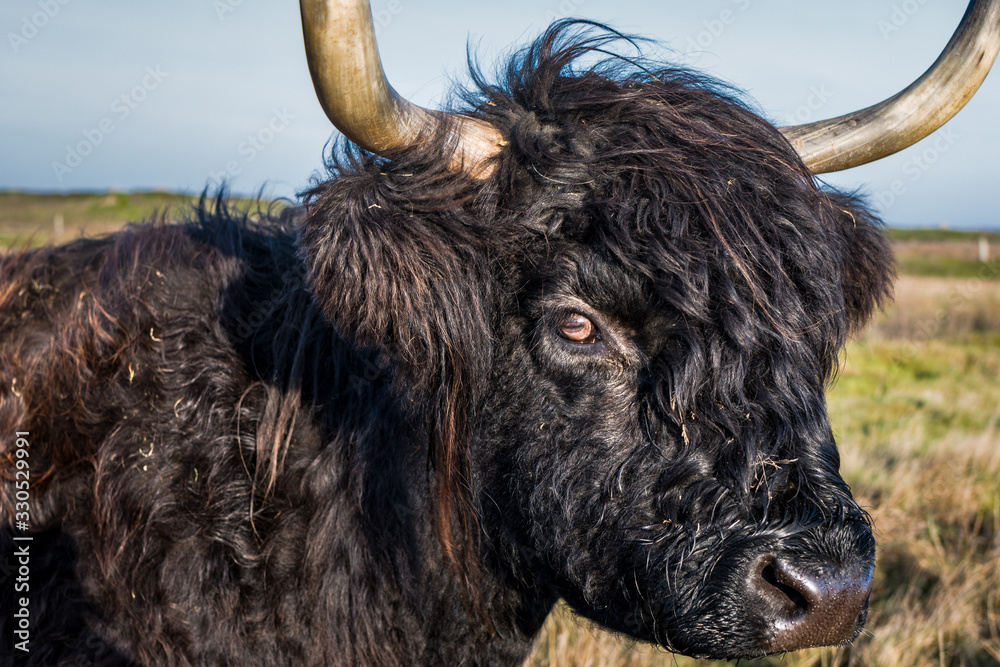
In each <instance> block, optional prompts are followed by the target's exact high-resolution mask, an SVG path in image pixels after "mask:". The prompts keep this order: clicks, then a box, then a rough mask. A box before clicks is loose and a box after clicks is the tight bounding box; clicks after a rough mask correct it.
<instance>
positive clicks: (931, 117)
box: [781, 0, 1000, 174]
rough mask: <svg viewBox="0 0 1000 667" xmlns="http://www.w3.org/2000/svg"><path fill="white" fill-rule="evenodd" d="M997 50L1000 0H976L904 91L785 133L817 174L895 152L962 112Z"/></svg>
mask: <svg viewBox="0 0 1000 667" xmlns="http://www.w3.org/2000/svg"><path fill="white" fill-rule="evenodd" d="M998 50H1000V0H972V2H970V3H969V8H968V9H967V10H966V11H965V16H964V17H963V18H962V23H961V24H960V25H959V26H958V30H956V31H955V34H954V35H952V37H951V41H949V42H948V45H947V46H946V47H945V49H944V51H943V52H942V53H941V55H940V56H938V59H937V60H936V61H934V64H933V65H931V67H930V69H928V70H927V71H926V72H924V74H923V75H922V76H921V77H920V78H919V79H917V80H916V81H914V82H913V83H912V84H910V85H909V86H908V87H907V88H906V89H904V90H903V91H902V92H900V93H897V94H896V95H894V96H892V97H890V98H889V99H887V100H885V101H883V102H879V103H878V104H876V105H874V106H870V107H868V108H867V109H861V110H860V111H855V112H853V113H849V114H845V115H843V116H839V117H837V118H830V119H828V120H820V121H816V122H815V123H808V124H806V125H792V126H789V127H783V128H781V132H782V133H783V134H784V135H785V138H786V139H788V141H789V142H790V143H791V144H792V146H793V147H794V148H795V150H796V151H797V152H798V154H799V156H800V157H801V158H802V161H803V162H805V163H806V166H808V167H809V168H810V169H811V170H812V171H813V172H814V173H817V174H822V173H826V172H830V171H840V170H841V169H848V168H850V167H856V166H858V165H861V164H865V163H866V162H872V161H874V160H878V159H880V158H883V157H886V156H887V155H892V154H893V153H895V152H897V151H901V150H903V149H904V148H906V147H907V146H910V145H912V144H915V143H917V142H918V141H920V140H921V139H923V138H924V137H926V136H927V135H928V134H930V133H931V132H933V131H934V130H936V129H938V128H939V127H941V126H942V125H944V124H945V123H946V122H948V120H949V119H950V118H951V117H952V116H954V115H955V114H956V113H958V111H959V109H961V108H962V107H963V106H965V103H966V102H968V101H969V100H970V99H971V98H972V96H973V94H975V92H976V91H977V90H978V89H979V84H981V83H982V82H983V79H985V78H986V74H987V73H988V72H989V71H990V67H991V66H992V65H993V61H994V60H995V59H996V57H997V51H998Z"/></svg>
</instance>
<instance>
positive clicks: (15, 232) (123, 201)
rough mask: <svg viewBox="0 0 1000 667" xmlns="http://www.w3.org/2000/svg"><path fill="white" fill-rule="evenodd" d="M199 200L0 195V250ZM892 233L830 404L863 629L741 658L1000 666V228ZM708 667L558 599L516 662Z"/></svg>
mask: <svg viewBox="0 0 1000 667" xmlns="http://www.w3.org/2000/svg"><path fill="white" fill-rule="evenodd" d="M195 200H196V198H195V197H191V196H188V195H177V194H170V193H162V192H148V193H101V194H72V195H40V194H27V193H19V192H0V248H6V247H11V246H17V247H23V246H25V245H39V244H42V243H48V242H51V241H53V240H59V241H66V240H70V239H72V238H76V237H78V236H80V235H82V234H86V235H88V236H89V235H95V234H101V233H106V232H108V231H112V230H114V229H116V228H118V227H120V226H122V225H123V224H125V223H126V222H128V221H132V220H141V219H146V218H149V217H151V216H152V215H154V213H155V212H158V214H160V215H165V216H166V217H168V218H169V217H176V215H177V214H179V213H182V212H183V211H184V210H185V209H187V208H188V207H189V206H190V205H191V203H192V202H193V201H195ZM246 203H247V204H248V205H251V206H253V205H254V204H253V202H246ZM889 235H890V237H891V238H892V240H893V245H894V249H895V251H896V255H897V259H898V260H899V272H900V276H899V280H898V281H897V283H896V299H895V302H894V303H893V304H892V305H891V306H890V307H889V308H888V309H887V310H886V312H885V313H883V314H882V315H881V316H879V318H878V319H877V320H876V321H875V322H874V323H873V324H872V325H871V326H870V327H869V328H868V329H867V331H865V333H864V334H863V335H862V336H860V337H859V339H858V340H856V341H855V342H853V343H851V344H850V345H849V347H848V348H847V350H846V352H845V354H844V357H843V361H842V368H841V373H840V375H839V378H838V379H837V381H836V383H835V384H834V385H833V387H832V388H831V390H830V393H829V398H828V400H829V409H830V417H831V421H832V423H833V426H834V430H835V432H836V434H837V437H838V441H839V443H840V448H841V455H842V458H843V465H842V470H843V474H844V477H845V478H846V479H847V480H848V482H849V483H850V484H851V486H852V488H853V489H854V492H855V495H856V497H857V498H858V500H859V501H860V502H861V504H862V505H863V506H865V507H866V508H867V509H868V510H869V511H870V512H871V514H872V516H873V518H874V520H875V525H876V530H877V538H878V542H879V551H878V564H877V569H876V582H875V590H874V593H873V596H872V610H871V614H870V618H869V622H868V628H867V629H866V630H865V632H864V633H863V634H862V635H861V636H860V637H859V638H858V639H857V640H856V641H855V642H854V643H853V645H851V646H847V647H842V648H839V649H822V650H812V651H801V652H797V653H792V654H787V655H784V656H776V657H773V658H769V659H766V660H760V661H754V662H752V663H746V662H745V663H744V664H755V665H775V666H777V665H781V666H783V667H805V666H807V665H808V666H816V667H840V666H848V665H851V666H858V667H862V666H866V667H867V666H870V667H876V666H877V667H882V666H886V667H891V666H900V667H902V666H906V667H911V666H917V667H920V666H924V665H926V666H944V665H947V666H970V667H972V666H975V667H978V666H998V665H1000V233H985V234H982V233H972V232H956V231H947V230H889ZM712 664H716V663H710V662H705V661H698V660H691V659H687V658H681V657H676V656H672V655H669V654H666V653H664V652H662V651H658V650H656V649H653V648H650V647H648V646H644V645H636V644H635V643H634V642H630V641H628V640H626V639H622V638H619V637H616V636H614V635H612V634H610V633H608V632H605V631H603V630H600V629H599V628H594V627H590V626H588V625H586V624H584V623H582V622H580V621H578V620H577V619H576V618H575V617H574V616H573V615H572V613H571V612H570V611H569V610H568V609H566V608H564V607H560V608H559V609H558V610H557V612H556V613H555V614H553V615H552V617H551V618H550V619H549V621H548V623H547V624H546V627H545V629H544V630H543V631H542V634H541V636H540V637H539V641H538V643H537V645H536V648H535V651H534V653H533V655H532V656H531V658H530V659H529V660H528V662H527V665H529V666H531V667H542V666H553V667H554V666H563V665H574V666H576V665H579V666H583V665H594V666H598V665H623V666H631V667H653V666H664V667H666V666H676V667H695V666H699V667H708V666H709V665H712ZM718 664H721V663H718Z"/></svg>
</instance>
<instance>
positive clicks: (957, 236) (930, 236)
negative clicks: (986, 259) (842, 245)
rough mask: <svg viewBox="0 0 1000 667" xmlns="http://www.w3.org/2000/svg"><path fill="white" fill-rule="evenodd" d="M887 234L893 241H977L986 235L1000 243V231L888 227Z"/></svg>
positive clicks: (994, 241) (993, 241)
mask: <svg viewBox="0 0 1000 667" xmlns="http://www.w3.org/2000/svg"><path fill="white" fill-rule="evenodd" d="M885 231H886V235H887V236H888V237H889V239H890V240H892V241H928V242H929V241H963V242H966V243H968V242H975V241H978V240H979V238H980V237H982V236H985V237H986V239H987V240H988V241H989V242H990V243H1000V232H995V231H990V232H974V231H960V230H955V229H935V228H919V229H907V228H901V227H887V228H886V230H885Z"/></svg>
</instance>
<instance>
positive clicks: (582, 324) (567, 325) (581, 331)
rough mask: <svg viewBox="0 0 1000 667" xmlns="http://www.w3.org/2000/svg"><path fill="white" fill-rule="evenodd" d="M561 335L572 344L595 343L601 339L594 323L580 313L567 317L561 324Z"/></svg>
mask: <svg viewBox="0 0 1000 667" xmlns="http://www.w3.org/2000/svg"><path fill="white" fill-rule="evenodd" d="M559 335H560V336H562V337H563V338H565V339H566V340H568V341H569V342H571V343H595V342H597V340H598V339H599V338H600V332H599V331H598V330H597V327H595V326H594V323H593V322H591V321H590V320H588V319H587V318H586V317H584V316H583V315H580V314H579V313H572V314H570V315H567V316H566V317H564V318H563V319H562V321H561V322H559Z"/></svg>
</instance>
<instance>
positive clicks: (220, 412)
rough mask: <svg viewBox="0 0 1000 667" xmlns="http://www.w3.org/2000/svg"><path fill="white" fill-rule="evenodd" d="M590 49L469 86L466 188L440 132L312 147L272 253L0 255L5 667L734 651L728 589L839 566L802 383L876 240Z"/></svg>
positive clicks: (831, 361) (817, 362) (751, 625)
mask: <svg viewBox="0 0 1000 667" xmlns="http://www.w3.org/2000/svg"><path fill="white" fill-rule="evenodd" d="M617 39H618V37H617V36H616V35H615V34H613V33H611V32H609V31H606V30H603V29H599V28H594V27H593V26H589V25H586V24H578V23H559V24H556V25H555V26H553V27H552V28H551V29H550V30H549V31H548V32H547V33H546V34H545V35H544V36H543V37H542V38H540V39H539V40H538V41H537V42H536V43H535V44H534V45H532V46H531V47H530V48H529V49H528V50H526V51H525V52H523V53H522V54H520V55H519V56H517V57H515V58H513V59H512V60H511V62H510V64H509V65H508V67H507V70H506V72H505V73H503V74H502V76H501V80H500V83H499V84H496V85H493V84H489V83H487V82H486V81H485V79H484V77H482V76H478V78H477V83H478V85H479V90H478V91H476V92H475V93H470V94H468V95H467V96H466V100H465V104H464V105H463V106H462V107H461V109H460V110H461V111H463V112H464V113H466V114H468V115H472V116H475V117H478V118H482V119H484V120H487V121H489V122H491V123H493V124H495V125H496V126H497V127H498V128H499V129H500V130H501V131H502V132H503V135H504V136H505V137H506V140H507V142H508V144H507V145H506V146H505V148H504V150H503V151H502V152H501V154H500V155H499V156H498V157H497V158H496V159H495V163H494V165H493V166H494V171H493V173H492V175H491V176H490V177H489V178H488V179H487V180H485V181H483V182H473V181H471V180H469V179H468V178H466V177H465V176H463V175H461V174H456V173H454V172H452V171H450V170H449V168H448V167H447V159H446V158H443V157H442V155H444V154H446V153H447V151H446V147H445V146H444V144H445V143H446V141H447V139H446V138H445V137H446V136H447V135H445V134H442V137H439V138H437V139H436V140H435V141H429V142H427V143H426V144H425V145H423V146H422V147H421V148H420V149H414V150H412V151H409V152H407V153H406V154H403V155H400V156H398V157H395V158H392V159H384V158H377V157H373V156H370V155H362V154H359V153H358V152H357V151H354V150H353V149H351V148H350V147H347V148H346V149H345V150H343V151H341V152H340V154H339V156H338V157H336V158H335V160H334V161H333V163H332V165H331V176H330V179H329V180H327V181H325V182H323V183H320V184H318V185H317V186H316V187H315V188H314V189H313V190H311V191H310V192H309V193H307V195H306V214H305V216H304V219H302V220H301V221H299V223H298V226H297V229H293V226H292V224H291V220H290V219H289V220H283V219H268V220H265V221H263V222H259V223H255V222H251V221H249V220H247V219H246V218H245V217H240V216H235V217H234V216H233V215H231V214H230V213H228V212H227V211H226V209H225V207H224V205H222V204H221V202H217V204H216V205H215V206H214V207H213V206H203V207H202V208H201V209H200V211H199V219H198V220H196V221H194V222H191V223H189V224H186V225H184V226H164V225H148V226H143V227H134V228H130V229H128V230H126V231H124V232H122V233H120V234H118V235H116V236H114V237H111V238H107V239H103V240H81V241H76V242H74V243H71V244H69V245H66V246H63V247H59V248H46V249H41V250H36V251H30V252H22V253H17V254H13V255H8V256H4V257H2V258H0V446H2V451H3V454H4V457H5V458H4V459H3V460H4V463H3V474H4V477H5V478H8V479H10V480H11V481H13V477H14V470H13V465H14V454H13V451H14V444H13V433H14V432H15V431H29V432H30V434H31V435H30V441H31V459H30V460H31V477H32V484H33V485H32V489H31V493H32V501H31V505H30V512H31V524H32V530H33V532H34V535H35V541H34V543H33V546H32V550H33V551H32V554H33V556H32V558H33V560H32V575H31V576H32V580H31V591H30V600H31V613H32V619H33V628H34V634H33V638H32V641H31V648H32V652H31V653H30V654H28V655H20V654H16V657H17V658H18V659H19V660H22V659H26V660H27V661H28V662H30V663H32V664H39V665H62V664H67V665H69V664H73V665H75V664H114V665H120V664H131V663H137V664H148V665H153V664H156V665H185V664H198V665H224V664H231V665H249V664H260V665H285V664H296V665H332V664H344V665H376V664H377V665H404V664H452V665H458V664H519V663H520V662H521V661H522V660H523V659H524V658H525V656H526V655H527V653H528V651H529V650H530V646H531V642H532V639H533V637H534V635H535V634H536V633H537V631H538V629H539V628H540V627H541V624H542V622H543V620H544V619H545V617H546V615H547V613H548V611H549V610H550V608H551V607H552V605H553V603H554V602H555V601H556V600H557V599H558V598H559V597H563V598H565V599H566V600H568V601H569V603H570V604H571V605H572V606H573V607H574V608H575V609H576V610H577V611H578V612H579V613H580V614H582V615H584V616H586V617H588V618H591V619H593V620H595V621H597V622H599V623H601V624H604V625H606V626H607V627H609V628H612V629H615V630H619V631H622V632H625V633H628V634H629V635H631V636H634V637H638V638H640V639H644V640H649V641H655V642H658V643H660V644H661V645H663V646H665V647H667V648H670V649H672V650H676V651H681V652H685V653H689V654H696V655H711V656H729V657H732V656H753V655H760V654H762V653H764V652H766V651H767V650H768V646H769V644H768V640H769V637H768V633H769V632H770V631H769V630H768V628H767V626H766V624H765V623H764V620H763V619H761V617H760V613H759V612H758V611H757V610H755V609H754V608H753V604H752V602H751V601H750V600H749V598H748V597H747V596H746V595H745V594H744V593H745V592H744V590H743V586H744V584H743V583H742V582H743V579H744V578H745V572H746V569H747V567H748V564H749V563H750V562H751V561H753V560H754V559H756V558H758V557H760V556H761V555H762V554H777V555H780V556H782V557H788V558H795V559H796V562H797V563H799V564H803V565H808V564H809V563H814V564H816V566H817V567H825V566H827V565H829V564H833V565H836V566H839V567H842V568H847V569H851V568H854V569H857V570H859V571H865V572H870V569H871V567H872V563H873V558H874V542H873V540H872V537H871V531H870V527H869V524H868V520H867V517H866V515H865V514H864V512H863V511H862V510H861V509H860V508H859V507H858V506H857V505H856V504H855V502H854V501H853V500H852V498H851V496H850V493H849V490H848V488H847V485H846V484H845V483H844V481H843V480H842V479H841V477H840V476H839V474H838V466H839V459H838V454H837V449H836V446H835V443H834V440H833V436H832V434H831V431H830V426H829V423H828V420H827V417H826V410H825V403H824V388H825V385H826V384H827V382H828V381H829V380H830V378H831V377H832V374H833V373H834V371H835V367H836V363H837V355H838V351H839V350H840V349H841V348H842V346H843V345H844V342H845V340H846V338H847V336H848V335H849V333H850V332H851V331H852V330H855V329H857V328H858V327H859V326H861V325H862V324H863V323H864V322H865V321H866V319H867V318H868V317H869V315H870V314H871V312H872V310H873V309H874V308H875V307H877V306H878V304H879V303H881V302H882V301H883V300H884V299H885V298H886V297H887V295H888V292H889V290H890V281H891V275H892V267H891V257H890V253H889V250H888V248H887V245H886V243H885V241H884V240H883V239H882V237H881V235H880V233H879V232H878V229H877V228H878V223H877V221H876V220H875V219H874V218H873V217H872V215H871V214H870V213H869V212H868V211H867V210H866V209H865V208H864V207H863V206H862V205H861V204H860V203H859V202H858V201H857V200H855V199H853V198H851V197H848V196H844V195H841V194H838V193H834V192H829V191H824V190H821V189H819V188H818V187H817V185H816V183H815V181H814V179H813V177H812V175H811V174H810V173H809V172H808V171H807V170H806V168H805V167H804V166H803V165H802V164H801V163H800V161H799V160H798V158H797V156H796V155H795V153H794V152H793V150H792V149H791V148H790V147H789V146H788V144H787V143H786V142H785V141H784V139H783V138H782V137H781V135H780V134H779V133H778V131H777V130H775V128H774V127H773V126H771V125H770V124H768V123H767V122H766V121H764V120H762V119H761V118H760V117H758V116H757V115H755V114H754V113H752V112H751V111H749V110H748V109H747V108H746V107H744V106H743V105H741V104H740V103H739V102H738V101H735V98H734V96H733V95H732V93H731V91H728V90H726V89H724V88H722V87H720V86H719V85H717V84H715V83H713V82H711V81H708V80H706V79H704V78H701V77H699V76H697V75H695V74H693V73H691V72H689V71H685V70H679V69H658V70H655V71H654V70H652V69H651V68H649V67H633V66H631V65H628V64H627V63H625V62H624V61H623V60H621V59H614V58H612V59H610V60H606V61H604V62H601V63H599V64H596V65H593V66H590V67H588V68H584V69H582V70H579V66H578V65H576V63H578V62H580V59H581V58H591V57H592V56H593V55H594V53H595V52H599V51H606V50H607V49H609V48H612V47H613V46H614V43H615V41H616V40H617ZM286 217H288V218H290V217H291V216H286ZM571 314H578V315H582V316H585V317H587V318H589V320H590V321H591V322H592V323H594V324H595V325H596V327H597V330H598V332H599V334H598V335H595V336H593V337H591V339H590V340H588V341H587V342H583V343H577V342H572V341H570V340H567V339H566V338H565V337H564V336H562V335H560V333H559V328H560V323H561V322H562V321H563V319H564V318H565V317H566V316H568V315H571ZM13 489H14V485H13V483H8V484H5V485H4V487H3V489H2V491H0V512H2V515H0V516H2V520H3V523H4V524H6V525H8V526H10V525H11V522H12V517H13V512H14V509H15V508H14V502H15V499H14V491H13ZM12 534H19V533H14V532H12V529H11V528H8V530H7V532H6V533H4V534H3V539H2V540H0V542H2V545H3V548H4V554H5V555H6V554H10V553H11V552H12V550H13V547H12V546H11V545H12V542H11V536H12ZM12 596H14V593H13V589H12V587H11V585H10V583H9V582H8V583H7V584H5V585H4V588H3V593H2V595H0V599H2V601H0V605H2V606H3V608H4V609H12V608H13V605H14V602H13V600H12ZM10 622H11V618H10V615H9V614H7V613H5V614H4V616H3V623H2V628H0V630H2V638H0V653H2V655H4V656H5V660H8V661H9V660H11V659H13V658H12V657H11V656H15V651H14V649H13V646H12V636H13V635H12V628H11V625H10ZM81 661H82V662H81Z"/></svg>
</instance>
